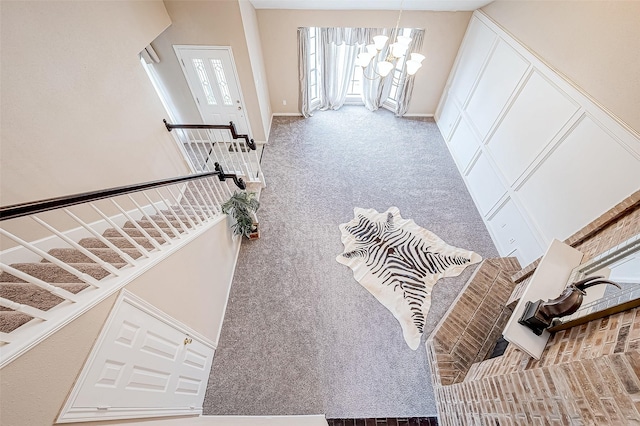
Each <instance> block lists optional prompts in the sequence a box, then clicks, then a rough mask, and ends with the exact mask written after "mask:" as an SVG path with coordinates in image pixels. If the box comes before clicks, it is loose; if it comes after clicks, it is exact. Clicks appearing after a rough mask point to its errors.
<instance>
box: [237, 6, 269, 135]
mask: <svg viewBox="0 0 640 426" xmlns="http://www.w3.org/2000/svg"><path fill="white" fill-rule="evenodd" d="M238 4H239V5H240V13H241V15H242V25H243V27H244V34H245V37H246V39H247V48H248V49H249V58H250V60H251V69H252V70H253V80H254V83H255V86H256V91H257V95H258V104H259V105H260V115H261V116H262V125H263V126H264V132H265V135H266V139H268V138H269V129H270V128H271V99H270V98H269V88H268V87H267V75H266V71H265V69H264V56H263V55H262V43H261V41H260V31H259V29H258V16H257V14H256V9H255V8H254V7H253V5H252V4H251V2H250V1H249V0H239V1H238Z"/></svg>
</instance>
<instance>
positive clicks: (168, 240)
mask: <svg viewBox="0 0 640 426" xmlns="http://www.w3.org/2000/svg"><path fill="white" fill-rule="evenodd" d="M145 195H146V194H145ZM128 197H129V199H130V200H131V202H132V203H133V204H134V205H135V206H136V208H137V209H138V211H139V212H140V213H141V214H142V216H143V217H144V218H145V219H147V221H148V222H150V223H151V226H153V227H154V228H155V230H156V231H158V232H159V233H160V236H161V237H162V238H163V239H164V240H165V241H166V242H168V243H169V244H174V241H173V239H172V238H171V237H170V236H169V235H167V233H166V232H164V230H163V229H162V228H161V227H159V226H158V224H157V223H156V222H155V220H153V219H151V218H150V217H149V215H148V214H147V212H145V211H144V209H143V208H142V207H141V206H140V204H138V202H137V201H136V200H134V199H133V197H132V196H131V195H128ZM148 198H149V197H147V199H148ZM149 201H150V202H151V205H152V206H153V201H151V200H149ZM154 209H155V206H154Z"/></svg>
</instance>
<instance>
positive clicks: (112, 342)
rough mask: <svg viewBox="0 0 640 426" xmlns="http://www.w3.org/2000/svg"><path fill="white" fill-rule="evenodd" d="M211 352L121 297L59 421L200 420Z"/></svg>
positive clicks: (174, 325) (210, 347) (140, 304)
mask: <svg viewBox="0 0 640 426" xmlns="http://www.w3.org/2000/svg"><path fill="white" fill-rule="evenodd" d="M213 352H214V348H213V345H212V344H211V343H210V342H207V341H205V339H204V338H202V337H199V336H197V334H196V333H195V332H193V331H191V330H189V329H187V328H186V327H185V326H183V325H181V324H179V323H177V322H176V321H175V320H173V319H172V318H170V317H168V316H166V315H165V314H163V313H162V312H161V311H159V310H157V309H155V308H153V307H151V306H149V305H147V304H146V303H144V302H143V301H141V300H139V299H137V298H135V297H134V296H132V295H131V294H127V293H125V296H124V297H123V298H121V299H120V301H119V302H118V303H117V304H116V306H115V307H114V310H113V312H112V314H111V316H110V319H109V320H108V321H107V325H106V326H105V329H104V330H103V332H102V334H101V336H100V338H99V339H98V343H97V344H96V347H95V348H94V350H93V352H92V354H91V356H90V357H89V360H88V361H87V364H86V365H85V367H84V369H83V372H82V374H81V377H80V379H79V381H78V383H77V385H76V387H75V388H74V390H73V392H72V394H71V397H70V398H69V401H68V402H67V405H66V406H65V409H63V414H62V415H61V418H60V420H59V421H62V422H64V421H80V420H97V419H105V420H106V419H117V418H120V419H122V418H132V417H150V416H163V415H179V414H200V413H201V412H202V402H203V400H204V393H205V391H206V388H207V380H208V377H209V370H210V369H211V362H212V360H213Z"/></svg>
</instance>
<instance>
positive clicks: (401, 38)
mask: <svg viewBox="0 0 640 426" xmlns="http://www.w3.org/2000/svg"><path fill="white" fill-rule="evenodd" d="M411 40H412V39H411V37H407V36H398V38H397V39H396V43H400V44H402V45H404V46H407V48H408V47H409V43H411Z"/></svg>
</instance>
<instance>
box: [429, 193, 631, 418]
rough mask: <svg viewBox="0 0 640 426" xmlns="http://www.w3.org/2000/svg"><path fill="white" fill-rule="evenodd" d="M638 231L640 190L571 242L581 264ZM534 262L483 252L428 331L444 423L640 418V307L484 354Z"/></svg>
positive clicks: (439, 404) (437, 394) (520, 290)
mask: <svg viewBox="0 0 640 426" xmlns="http://www.w3.org/2000/svg"><path fill="white" fill-rule="evenodd" d="M638 233H640V191H638V192H636V193H634V194H632V195H631V196H629V197H628V198H627V199H625V200H624V201H623V202H621V203H620V204H618V205H616V206H615V207H613V208H612V209H611V210H609V211H608V212H607V213H605V214H604V215H602V216H601V217H600V218H598V219H597V220H595V221H594V222H592V223H591V224H589V225H588V226H587V227H585V228H584V229H582V230H580V231H579V232H577V233H576V234H574V235H573V236H571V237H570V238H568V239H567V240H566V241H565V243H567V244H569V245H571V246H572V247H574V248H576V249H578V250H580V251H581V252H583V253H584V258H583V260H582V262H583V263H584V262H587V261H589V260H590V259H592V258H594V257H595V256H597V255H598V254H600V253H603V252H605V251H606V250H608V249H610V248H611V247H614V246H616V245H618V244H620V243H621V242H623V241H626V240H627V239H629V238H630V237H632V236H634V235H636V234H638ZM537 264H538V262H537V261H536V262H534V263H533V264H531V265H529V266H527V267H525V268H523V269H520V267H519V265H518V264H517V261H515V260H514V259H507V258H503V259H487V260H485V261H484V262H483V263H482V264H481V265H480V267H479V268H478V269H477V271H476V273H475V274H474V275H473V276H472V277H471V278H470V279H469V281H468V282H467V284H466V286H465V288H464V289H463V290H462V292H461V293H460V295H459V296H458V298H457V299H456V300H455V301H454V303H453V304H452V306H451V308H450V309H449V311H448V312H447V314H446V315H445V316H444V318H443V319H442V321H441V322H440V324H438V326H437V327H436V328H435V330H434V331H433V333H432V334H431V336H430V337H429V339H428V341H427V345H426V346H427V354H428V357H429V360H430V364H431V370H432V376H433V380H434V390H435V393H436V403H437V406H438V411H439V417H440V424H442V425H466V424H472V425H475V424H500V425H508V424H523V425H524V424H526V425H533V424H559V425H560V424H573V423H575V424H640V350H639V349H640V308H634V309H630V310H627V311H624V312H620V313H618V314H615V315H611V316H608V317H604V318H601V319H597V320H594V321H591V322H588V323H585V324H582V325H579V326H575V327H573V328H569V329H566V330H562V331H559V332H557V333H555V334H553V335H552V337H551V339H550V340H549V342H548V344H547V346H546V348H545V350H544V352H543V354H542V356H541V358H540V360H535V359H534V358H531V357H529V356H528V355H527V354H525V353H524V352H521V351H520V350H519V349H517V348H515V347H514V345H509V346H508V347H507V349H506V351H505V352H504V354H503V355H502V356H498V357H496V358H492V359H487V358H488V357H489V355H490V354H491V350H492V349H493V346H494V345H495V342H496V340H497V339H498V338H499V337H500V334H501V331H502V329H503V328H504V326H505V324H506V322H507V320H508V319H509V317H510V315H511V311H512V309H513V307H514V306H515V304H516V303H517V301H518V300H519V298H520V295H521V294H522V290H523V288H524V287H525V286H526V285H527V283H528V281H529V280H530V279H531V276H532V274H533V272H534V271H535V268H536V266H537ZM550 296H553V295H550Z"/></svg>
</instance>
